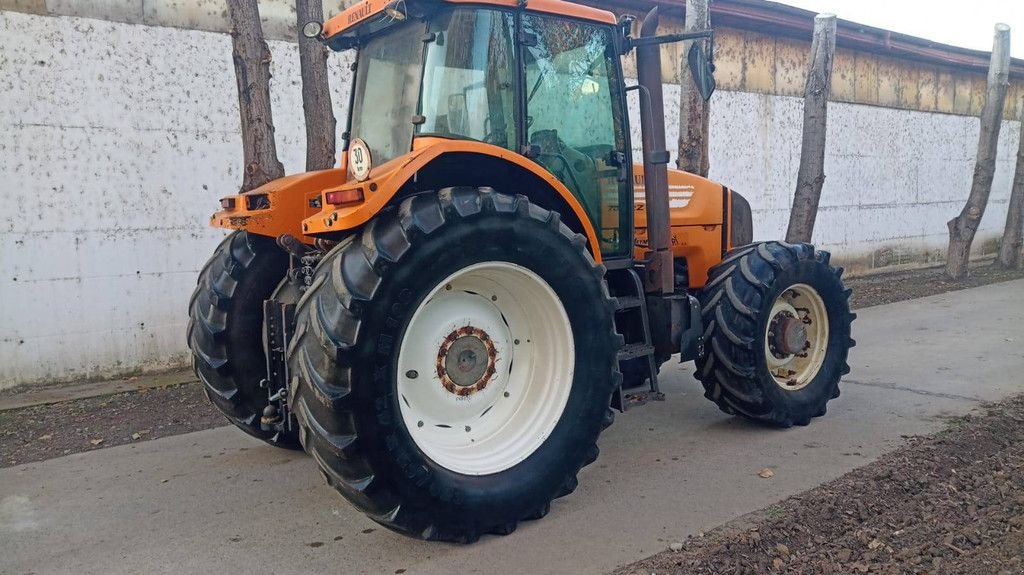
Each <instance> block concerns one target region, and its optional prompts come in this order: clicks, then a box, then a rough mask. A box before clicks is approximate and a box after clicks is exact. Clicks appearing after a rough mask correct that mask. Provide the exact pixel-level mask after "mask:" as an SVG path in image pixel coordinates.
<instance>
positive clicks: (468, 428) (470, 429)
mask: <svg viewBox="0 0 1024 575" xmlns="http://www.w3.org/2000/svg"><path fill="white" fill-rule="evenodd" d="M472 430H473V429H472V428H471V427H470V426H468V425H467V426H466V432H467V433H468V432H470V431H472Z"/></svg>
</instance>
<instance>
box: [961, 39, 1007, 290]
mask: <svg viewBox="0 0 1024 575" xmlns="http://www.w3.org/2000/svg"><path fill="white" fill-rule="evenodd" d="M1009 74H1010V27H1009V26H1007V25H1006V24H996V27H995V34H994V37H993V40H992V59H991V60H990V61H989V65H988V87H987V89H986V90H985V104H984V106H983V107H982V109H981V130H980V131H979V133H978V157H977V160H976V161H975V164H974V178H973V180H972V181H971V194H970V196H968V198H967V204H966V205H965V206H964V209H963V210H961V211H960V215H959V216H957V217H955V218H953V219H951V220H949V221H948V222H946V227H948V228H949V251H948V252H947V254H946V275H947V276H949V277H950V278H951V279H954V280H960V279H963V278H965V277H967V273H968V269H969V268H968V261H969V259H970V256H971V243H972V242H973V241H974V234H976V233H977V231H978V226H979V225H980V224H981V218H982V216H984V215H985V206H986V205H987V204H988V196H989V194H990V193H991V192H992V178H993V176H995V171H996V148H997V147H998V143H999V128H1000V127H1001V125H1002V123H1003V122H1002V120H1003V105H1004V103H1005V102H1006V92H1007V90H1008V89H1009V87H1010V80H1009Z"/></svg>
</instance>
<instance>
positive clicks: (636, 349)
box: [619, 343, 654, 361]
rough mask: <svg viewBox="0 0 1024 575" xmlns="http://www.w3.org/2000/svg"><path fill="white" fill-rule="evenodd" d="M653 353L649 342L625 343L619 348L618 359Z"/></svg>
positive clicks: (634, 357)
mask: <svg viewBox="0 0 1024 575" xmlns="http://www.w3.org/2000/svg"><path fill="white" fill-rule="evenodd" d="M649 355H654V346H653V345H651V344H649V343H627V344H626V345H624V346H622V349H620V350H619V361H626V360H627V359H636V358H638V357H645V356H649Z"/></svg>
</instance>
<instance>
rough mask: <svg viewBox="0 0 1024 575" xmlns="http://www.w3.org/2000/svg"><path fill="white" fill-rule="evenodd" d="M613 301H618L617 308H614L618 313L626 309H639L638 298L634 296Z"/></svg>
mask: <svg viewBox="0 0 1024 575" xmlns="http://www.w3.org/2000/svg"><path fill="white" fill-rule="evenodd" d="M615 299H616V300H617V301H618V306H617V307H616V309H618V310H620V311H621V310H626V309H636V308H638V307H640V298H638V297H637V296H635V295H631V296H624V297H617V298H615Z"/></svg>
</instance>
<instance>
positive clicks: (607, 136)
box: [318, 0, 633, 256]
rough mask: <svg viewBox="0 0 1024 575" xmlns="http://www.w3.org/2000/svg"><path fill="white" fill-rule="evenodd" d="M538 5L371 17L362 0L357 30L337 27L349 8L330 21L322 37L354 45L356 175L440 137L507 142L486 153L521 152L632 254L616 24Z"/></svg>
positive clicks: (440, 5) (381, 169)
mask: <svg viewBox="0 0 1024 575" xmlns="http://www.w3.org/2000/svg"><path fill="white" fill-rule="evenodd" d="M539 4H540V5H541V8H540V9H538V10H536V11H535V10H532V9H530V5H528V8H527V10H525V11H524V10H520V9H517V8H516V7H514V6H505V5H501V4H497V3H496V4H488V5H469V4H461V3H448V2H437V1H433V2H412V1H405V2H400V3H397V4H392V5H388V6H386V7H383V8H381V9H380V10H379V11H378V12H377V13H373V6H372V5H371V4H370V3H364V4H363V5H357V6H355V7H353V8H352V9H350V10H349V12H352V13H353V14H356V15H358V14H363V13H366V14H368V15H366V16H364V17H363V19H361V20H357V23H355V24H353V25H352V27H351V28H344V29H342V30H341V31H334V27H335V26H336V25H337V24H336V22H335V21H336V20H337V19H338V18H341V19H342V20H341V21H342V22H348V20H349V18H350V16H348V15H346V14H348V13H347V12H346V13H343V14H341V15H340V16H338V17H336V18H335V19H334V20H332V21H330V22H328V23H327V26H326V28H325V31H324V32H323V34H324V35H325V36H326V42H327V44H328V45H329V46H331V47H332V48H334V49H336V50H348V49H354V50H356V51H357V57H356V61H355V64H354V65H355V74H354V86H353V91H352V99H351V109H350V113H349V118H348V122H349V123H348V130H347V132H348V136H349V138H348V139H347V140H348V142H349V145H348V146H347V147H346V149H347V150H349V152H350V153H349V154H348V157H347V161H348V166H349V170H350V172H351V173H352V176H353V178H355V179H358V178H359V177H360V176H361V175H363V174H364V173H365V171H366V170H365V168H366V163H367V162H369V163H370V165H371V166H373V167H376V168H377V169H376V171H374V170H373V168H371V170H370V171H371V172H373V173H372V174H366V176H367V179H368V178H369V177H370V176H372V175H376V174H379V173H386V172H387V171H388V169H389V168H391V167H392V166H393V165H394V164H395V163H396V162H399V163H400V162H402V161H403V159H405V157H406V155H407V154H409V153H411V152H413V151H417V150H422V149H424V148H427V147H429V146H431V145H432V144H437V143H439V142H438V140H458V141H462V142H471V143H476V144H482V145H486V146H493V147H496V148H500V149H501V150H491V151H490V153H492V154H501V153H502V150H504V151H505V153H506V154H507V153H512V154H517V155H520V156H522V157H524V158H526V159H528V160H529V161H530V163H533V164H536V165H537V166H538V167H539V168H540V169H542V170H543V171H544V172H546V173H548V174H551V175H552V176H554V177H555V178H556V179H557V180H558V182H559V183H560V184H561V185H562V186H564V188H565V189H566V190H568V192H569V193H570V194H571V195H572V197H573V198H574V199H575V201H576V202H578V203H579V205H580V206H581V207H582V209H583V211H584V212H585V214H586V217H587V219H588V220H589V221H590V222H592V223H593V224H594V228H595V229H596V230H597V231H598V236H599V241H600V251H601V252H602V253H603V254H605V255H609V256H615V255H623V254H628V252H629V250H630V247H631V245H632V241H631V226H632V221H631V219H630V216H631V214H632V210H631V207H632V202H633V192H632V184H631V181H632V180H631V173H630V163H629V162H628V161H627V159H628V158H629V150H630V145H629V131H628V128H627V125H626V123H627V119H626V103H625V94H624V90H623V80H622V69H621V65H620V61H619V53H620V48H621V41H620V40H621V38H622V35H621V29H620V28H619V27H618V26H617V25H616V23H615V20H614V18H613V17H612V15H611V14H610V13H607V12H604V11H600V10H594V9H590V8H585V7H581V6H577V5H569V4H568V3H564V2H556V1H553V0H551V1H548V2H543V3H539ZM563 4H564V5H566V6H572V8H573V9H574V10H566V9H565V8H563V7H562V6H561V5H563ZM364 5H365V6H367V8H362V6H364ZM531 5H532V3H531ZM544 9H546V10H547V11H543V10H544ZM353 10H354V12H353ZM332 31H333V34H332ZM318 32H319V31H318ZM353 142H354V143H355V146H354V147H353V146H352V145H351V143H353ZM356 155H358V158H357V157H356ZM357 164H358V165H357ZM355 168H358V170H356V169H355Z"/></svg>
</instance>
